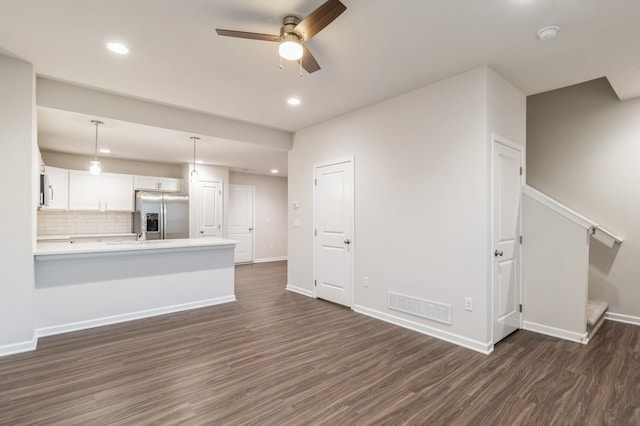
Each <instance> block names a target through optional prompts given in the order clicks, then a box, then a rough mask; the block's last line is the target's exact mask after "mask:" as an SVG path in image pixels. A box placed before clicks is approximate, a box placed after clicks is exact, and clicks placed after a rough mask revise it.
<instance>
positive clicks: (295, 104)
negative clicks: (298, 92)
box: [287, 98, 300, 106]
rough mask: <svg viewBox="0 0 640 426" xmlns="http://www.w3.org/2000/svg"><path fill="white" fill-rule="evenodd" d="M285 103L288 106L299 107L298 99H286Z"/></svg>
mask: <svg viewBox="0 0 640 426" xmlns="http://www.w3.org/2000/svg"><path fill="white" fill-rule="evenodd" d="M287 103H288V104H289V105H293V106H298V105H300V99H298V98H289V99H287Z"/></svg>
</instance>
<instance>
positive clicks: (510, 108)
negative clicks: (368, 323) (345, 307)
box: [287, 67, 525, 350]
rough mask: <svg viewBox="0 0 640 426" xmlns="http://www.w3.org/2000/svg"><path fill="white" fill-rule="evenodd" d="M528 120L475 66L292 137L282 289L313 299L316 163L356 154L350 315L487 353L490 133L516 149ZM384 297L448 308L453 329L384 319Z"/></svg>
mask: <svg viewBox="0 0 640 426" xmlns="http://www.w3.org/2000/svg"><path fill="white" fill-rule="evenodd" d="M524 113H525V98H524V95H522V94H521V93H519V92H518V91H517V90H515V89H514V88H513V87H512V86H511V85H509V84H508V83H506V82H504V81H503V80H502V79H501V78H500V77H499V76H498V75H497V74H495V73H494V72H493V71H492V70H491V69H489V68H486V67H483V68H479V69H476V70H473V71H469V72H466V73H464V74H460V75H458V76H455V77H452V78H449V79H446V80H444V81H441V82H439V83H436V84H432V85H430V86H427V87H424V88H421V89H418V90H415V91H412V92H409V93H407V94H404V95H401V96H398V97H395V98H392V99H389V100H387V101H384V102H381V103H379V104H376V105H373V106H370V107H367V108H364V109H361V110H359V111H356V112H353V113H351V114H348V115H345V116H342V117H339V118H336V119H334V120H331V121H329V122H326V123H323V124H320V125H317V126H314V127H311V128H308V129H304V130H302V131H299V132H298V133H297V134H296V136H295V139H294V145H293V150H292V151H291V152H290V153H289V207H288V209H289V222H288V226H289V271H288V283H287V285H288V286H289V288H292V289H295V290H299V291H302V292H306V293H308V294H310V293H312V292H313V287H312V283H313V275H312V273H313V258H312V254H313V229H312V225H313V165H314V164H316V163H319V162H323V161H330V160H332V159H337V158H341V157H347V156H351V155H353V156H354V158H355V236H354V250H355V307H354V309H356V310H359V311H361V312H364V311H366V312H367V313H369V314H373V315H375V316H378V317H380V318H386V319H387V320H393V321H395V322H396V323H399V324H404V325H406V326H408V327H411V328H414V329H418V330H421V331H423V332H426V333H429V334H433V335H435V336H437V337H441V338H444V339H447V340H450V341H453V342H456V343H458V344H462V345H465V346H468V347H471V348H473V349H476V350H490V349H491V342H490V340H491V324H490V320H491V312H490V307H491V305H490V299H489V295H490V265H491V260H490V258H489V257H488V251H489V250H490V217H489V200H490V152H491V139H490V135H491V133H492V132H496V133H498V134H501V135H503V136H505V137H508V138H510V139H511V140H513V141H514V142H515V143H519V144H521V145H524V131H525V116H524ZM293 201H297V202H298V204H299V208H298V209H296V210H293V209H292V208H291V203H292V202H293ZM294 221H297V222H298V223H299V224H300V227H299V228H294V227H293V222H294ZM363 276H368V277H369V281H370V284H369V287H364V286H363V284H362V277H363ZM388 291H395V292H399V293H403V294H406V295H410V296H416V297H419V298H424V299H428V300H433V301H436V302H442V303H446V304H450V305H452V306H453V321H452V322H453V323H452V325H451V326H448V325H444V324H440V323H434V322H431V321H429V320H423V319H420V318H418V317H414V316H410V315H404V314H402V313H398V312H396V311H391V310H389V309H388V308H387V292H388ZM465 297H471V298H473V299H474V311H473V312H467V311H464V308H463V304H464V298H465Z"/></svg>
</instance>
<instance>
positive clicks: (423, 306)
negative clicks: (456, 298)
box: [389, 292, 451, 325]
mask: <svg viewBox="0 0 640 426" xmlns="http://www.w3.org/2000/svg"><path fill="white" fill-rule="evenodd" d="M389 309H393V310H395V311H400V312H405V313H407V314H411V315H415V316H418V317H422V318H427V319H430V320H433V321H437V322H441V323H443V324H449V325H451V305H445V304H442V303H437V302H432V301H430V300H424V299H418V298H417V297H411V296H405V295H403V294H398V293H392V292H389Z"/></svg>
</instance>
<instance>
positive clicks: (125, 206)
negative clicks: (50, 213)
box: [69, 170, 134, 211]
mask: <svg viewBox="0 0 640 426" xmlns="http://www.w3.org/2000/svg"><path fill="white" fill-rule="evenodd" d="M133 208H134V192H133V176H131V175H120V174H113V173H103V174H100V175H92V174H91V173H89V172H84V171H78V170H70V171H69V210H84V211H133Z"/></svg>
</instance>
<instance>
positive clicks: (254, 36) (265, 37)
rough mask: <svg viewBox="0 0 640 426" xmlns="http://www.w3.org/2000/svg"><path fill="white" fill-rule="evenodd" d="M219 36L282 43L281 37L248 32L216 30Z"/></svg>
mask: <svg viewBox="0 0 640 426" xmlns="http://www.w3.org/2000/svg"><path fill="white" fill-rule="evenodd" d="M216 32H217V33H218V35H221V36H225V37H236V38H248V39H251V40H264V41H280V36H279V35H271V34H260V33H248V32H246V31H233V30H219V29H217V28H216Z"/></svg>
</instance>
